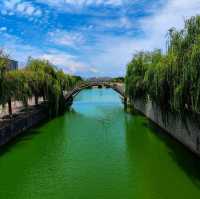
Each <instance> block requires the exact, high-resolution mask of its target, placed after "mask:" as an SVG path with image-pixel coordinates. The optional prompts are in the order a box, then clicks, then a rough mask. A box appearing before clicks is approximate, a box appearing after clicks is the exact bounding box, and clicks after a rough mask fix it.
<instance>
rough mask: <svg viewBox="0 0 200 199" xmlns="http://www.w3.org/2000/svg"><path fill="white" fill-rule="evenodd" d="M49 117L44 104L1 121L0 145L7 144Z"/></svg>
mask: <svg viewBox="0 0 200 199" xmlns="http://www.w3.org/2000/svg"><path fill="white" fill-rule="evenodd" d="M47 118H48V111H46V108H45V107H44V106H39V107H34V108H33V109H32V110H31V111H29V112H27V113H22V114H19V115H17V116H16V117H15V118H13V119H10V120H8V121H2V122H1V123H0V146H3V145H5V144H7V143H8V142H9V141H11V140H12V139H13V138H15V137H17V136H18V135H20V134H22V133H23V132H24V131H26V130H28V129H30V128H32V127H34V126H36V125H38V124H39V123H40V122H42V121H44V120H45V119H47Z"/></svg>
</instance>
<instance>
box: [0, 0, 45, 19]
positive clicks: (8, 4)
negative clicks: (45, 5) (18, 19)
mask: <svg viewBox="0 0 200 199" xmlns="http://www.w3.org/2000/svg"><path fill="white" fill-rule="evenodd" d="M0 8H1V13H2V14H3V15H13V14H20V15H23V16H28V17H29V16H31V17H34V16H35V17H40V16H41V15H42V11H41V9H40V8H38V7H35V6H34V5H33V4H32V3H31V2H28V1H24V0H5V1H3V2H1V3H0Z"/></svg>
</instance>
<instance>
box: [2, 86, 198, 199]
mask: <svg viewBox="0 0 200 199" xmlns="http://www.w3.org/2000/svg"><path fill="white" fill-rule="evenodd" d="M67 198H68V199H189V198H200V162H199V160H198V159H197V158H196V157H195V156H193V155H192V154H191V153H190V152H188V151H187V150H186V149H185V148H184V147H182V145H180V144H179V143H177V142H176V141H174V140H173V139H171V138H170V137H168V136H167V135H166V134H164V133H163V132H162V131H161V130H159V129H158V128H156V127H155V125H153V124H152V123H150V122H149V121H148V120H147V119H145V118H144V117H143V116H140V115H133V114H130V113H127V112H126V111H124V108H123V104H122V102H121V99H120V96H119V95H118V94H117V93H116V92H115V91H113V90H112V89H96V88H94V89H88V90H84V91H82V92H80V93H79V94H78V95H77V96H76V97H75V100H74V103H73V105H72V107H71V110H70V111H69V112H66V114H65V115H64V116H61V117H58V118H56V119H54V120H51V121H49V122H47V123H45V124H43V125H41V126H39V127H37V128H35V129H33V130H31V131H30V132H28V133H27V134H26V135H25V136H23V137H21V138H18V139H17V140H16V141H15V142H14V143H12V144H11V145H10V146H8V147H7V148H5V149H4V150H2V151H1V153H0V199H67Z"/></svg>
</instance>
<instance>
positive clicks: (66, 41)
mask: <svg viewBox="0 0 200 199" xmlns="http://www.w3.org/2000/svg"><path fill="white" fill-rule="evenodd" d="M47 39H48V40H49V41H50V42H53V43H54V44H56V45H61V46H67V47H73V48H77V47H78V46H79V45H82V44H83V43H84V42H85V40H84V37H83V35H82V34H81V33H76V32H68V31H64V30H59V29H57V30H55V31H53V32H49V33H48V38H47Z"/></svg>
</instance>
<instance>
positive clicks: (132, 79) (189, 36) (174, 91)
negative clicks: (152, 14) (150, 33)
mask: <svg viewBox="0 0 200 199" xmlns="http://www.w3.org/2000/svg"><path fill="white" fill-rule="evenodd" d="M126 92H127V94H128V95H129V97H130V99H136V98H150V99H151V100H152V101H153V102H155V103H156V104H158V105H159V106H160V107H161V108H162V110H163V111H165V112H167V111H172V112H176V113H186V112H189V113H192V114H195V115H196V114H199V113H200V16H196V17H192V18H190V19H189V20H187V21H185V27H184V29H183V30H181V31H177V30H176V29H171V30H169V40H168V49H167V52H166V53H165V54H162V53H161V51H160V50H155V51H153V52H140V53H138V54H137V55H135V56H134V58H133V60H132V61H131V62H130V63H129V64H128V66H127V74H126Z"/></svg>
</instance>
